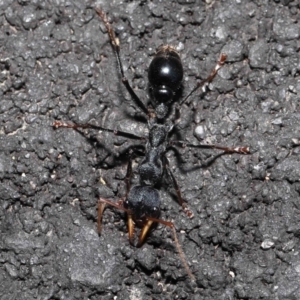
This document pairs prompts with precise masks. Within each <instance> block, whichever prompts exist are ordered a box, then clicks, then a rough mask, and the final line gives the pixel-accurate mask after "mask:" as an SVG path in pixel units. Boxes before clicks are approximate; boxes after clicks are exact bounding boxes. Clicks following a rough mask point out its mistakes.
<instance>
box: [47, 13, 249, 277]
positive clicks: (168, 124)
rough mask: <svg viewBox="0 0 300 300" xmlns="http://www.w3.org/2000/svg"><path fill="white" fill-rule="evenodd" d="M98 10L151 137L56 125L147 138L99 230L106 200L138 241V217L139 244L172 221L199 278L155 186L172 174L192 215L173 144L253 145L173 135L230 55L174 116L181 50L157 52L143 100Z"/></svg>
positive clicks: (135, 149) (178, 105) (231, 150)
mask: <svg viewBox="0 0 300 300" xmlns="http://www.w3.org/2000/svg"><path fill="white" fill-rule="evenodd" d="M96 12H97V14H98V15H99V16H100V17H101V19H102V21H103V23H104V25H105V27H106V29H107V32H108V35H109V38H110V42H111V45H112V47H113V50H114V53H115V55H116V58H117V63H118V68H119V71H120V74H121V77H122V83H123V84H124V86H125V87H126V89H127V91H128V92H129V94H130V95H131V97H132V99H133V100H134V102H135V103H136V105H137V106H138V107H139V109H140V110H141V112H142V113H144V114H145V115H146V116H147V117H148V127H149V135H148V137H147V138H145V137H140V136H137V135H135V134H132V133H127V132H123V131H118V130H115V129H108V128H104V127H101V126H97V125H93V124H74V123H73V124H70V123H67V122H63V121H55V122H54V123H53V126H54V127H55V128H59V127H63V128H73V129H79V128H80V129H86V128H90V129H95V130H101V131H107V132H111V133H114V134H115V135H118V136H124V137H127V138H130V139H138V140H146V146H143V145H140V146H138V147H137V146H132V147H129V148H130V151H129V152H130V157H129V162H128V166H127V172H126V176H125V183H126V196H125V197H124V199H121V200H120V201H119V202H118V203H115V202H112V201H110V200H108V199H104V198H101V197H100V198H99V200H98V232H99V233H101V220H102V215H103V211H104V209H105V206H106V205H110V206H112V207H115V208H117V209H119V210H122V211H124V212H126V213H127V218H128V232H129V241H130V243H131V244H134V225H135V223H136V224H137V225H138V226H140V227H141V232H140V235H139V239H138V244H137V246H138V247H140V246H142V244H143V243H144V241H145V238H146V235H147V233H148V232H149V230H150V228H151V226H152V224H153V223H160V224H163V225H165V226H167V227H170V228H171V229H172V232H173V236H174V240H175V244H176V247H177V251H178V252H179V255H180V258H181V260H182V263H183V265H184V267H185V269H186V271H187V273H188V275H189V276H190V278H191V279H192V280H195V277H194V275H193V274H192V272H191V270H190V268H189V266H188V264H187V261H186V259H185V256H184V253H183V251H182V248H181V246H180V244H179V242H178V238H177V234H176V230H175V226H174V224H173V223H172V222H169V221H165V220H162V219H159V215H160V204H161V198H160V194H159V192H158V190H157V188H156V186H157V184H158V183H159V182H161V180H162V177H163V175H166V176H168V177H169V178H170V179H171V182H172V183H173V186H174V188H175V190H176V194H177V197H178V202H179V204H180V205H181V206H182V208H183V210H184V211H185V213H186V214H187V215H188V216H189V217H191V216H192V213H191V212H190V211H189V210H188V209H187V207H186V204H185V202H184V200H183V198H182V196H181V192H180V188H179V185H178V183H177V181H176V179H175V177H174V175H173V173H172V171H171V169H170V167H169V162H168V159H167V157H166V153H167V152H168V150H170V148H171V146H181V147H194V148H210V149H219V150H222V151H223V153H228V154H231V153H239V154H248V153H250V152H249V148H248V147H222V146H217V145H199V144H198V145H193V144H186V143H185V142H183V141H169V134H170V133H171V131H172V130H173V129H174V127H176V125H177V124H178V123H179V121H180V108H181V106H182V105H183V103H184V102H185V101H186V100H187V99H188V98H189V97H190V96H191V95H192V94H193V93H194V92H195V91H196V90H198V89H199V88H200V87H201V88H202V90H203V91H205V90H206V87H207V85H208V84H209V83H210V82H211V81H212V80H213V79H214V77H215V76H216V74H217V72H218V70H219V69H220V68H221V67H222V66H223V64H224V62H225V60H226V55H225V54H221V57H220V59H219V61H218V62H217V65H216V66H215V68H214V69H213V71H212V72H211V73H210V75H209V76H208V77H207V78H206V79H205V80H203V81H201V82H199V83H197V85H196V86H195V87H194V89H192V91H191V92H190V93H189V94H188V95H187V96H186V97H185V98H184V99H183V100H182V101H180V102H179V103H176V104H175V105H176V106H175V116H173V117H171V118H169V114H170V109H171V107H172V105H173V100H174V97H175V95H176V93H177V91H178V90H179V88H180V87H181V84H182V80H183V67H182V62H181V59H180V56H179V54H178V53H177V51H176V50H175V48H173V47H172V46H168V45H166V46H161V47H160V48H159V49H158V51H157V53H156V54H155V56H154V58H153V60H152V62H151V63H150V66H149V70H148V79H149V85H150V92H151V102H150V107H149V108H148V107H146V106H145V104H144V103H143V101H142V100H141V99H140V98H139V97H138V96H137V95H136V93H135V92H134V90H133V89H132V87H131V85H130V84H129V82H128V79H127V78H126V77H125V74H124V69H123V65H122V61H121V58H120V44H119V40H118V39H117V38H116V37H115V33H114V31H113V29H112V26H111V24H110V23H109V21H108V19H107V16H106V14H105V12H104V11H103V10H102V9H101V8H96ZM141 148H144V150H143V155H144V159H143V160H142V162H141V163H140V165H139V167H138V173H139V176H140V184H139V185H135V186H133V187H131V177H132V159H133V156H134V154H135V152H140V149H141Z"/></svg>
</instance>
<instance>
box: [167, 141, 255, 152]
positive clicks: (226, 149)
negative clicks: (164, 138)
mask: <svg viewBox="0 0 300 300" xmlns="http://www.w3.org/2000/svg"><path fill="white" fill-rule="evenodd" d="M170 145H171V146H174V145H175V146H180V147H182V148H185V147H191V148H204V149H218V150H223V151H224V153H226V154H233V153H238V154H250V149H249V147H222V146H218V145H209V144H208V145H207V144H199V145H193V144H187V143H185V142H184V141H171V142H170Z"/></svg>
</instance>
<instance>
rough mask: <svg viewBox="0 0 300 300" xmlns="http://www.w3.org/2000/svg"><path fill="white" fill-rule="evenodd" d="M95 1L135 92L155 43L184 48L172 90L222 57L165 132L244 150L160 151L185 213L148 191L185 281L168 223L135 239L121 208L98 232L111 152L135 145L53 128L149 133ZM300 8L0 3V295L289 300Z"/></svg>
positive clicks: (294, 276) (295, 212) (120, 170)
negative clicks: (140, 242) (135, 243)
mask: <svg viewBox="0 0 300 300" xmlns="http://www.w3.org/2000/svg"><path fill="white" fill-rule="evenodd" d="M54 3H55V4H54ZM96 5H98V6H102V8H103V9H104V10H105V11H106V12H107V13H108V15H109V18H110V20H111V22H112V24H113V28H114V29H115V31H116V34H117V36H118V38H119V40H120V43H121V48H122V52H121V56H122V61H123V63H124V68H125V71H126V75H127V76H128V78H129V79H130V82H131V83H132V86H133V87H134V89H135V90H136V93H137V94H138V95H139V96H140V97H141V98H142V99H143V101H145V102H146V101H147V99H148V91H147V86H148V78H147V68H148V65H149V63H150V61H151V59H152V57H153V55H154V54H155V51H156V49H157V47H158V46H160V45H161V44H171V45H174V46H176V47H177V49H178V51H179V52H180V54H181V56H182V61H183V66H184V70H185V75H184V89H183V91H182V96H183V97H184V95H186V94H188V93H189V91H190V90H191V89H192V88H193V86H194V85H195V83H196V82H197V80H200V79H203V78H205V77H206V76H207V75H208V74H209V73H210V71H211V70H212V68H213V67H214V65H215V63H216V61H217V59H218V57H219V55H220V53H221V52H225V53H227V54H228V60H227V63H226V64H225V66H224V67H223V68H222V69H221V70H220V72H219V75H218V76H217V77H216V78H215V80H214V81H213V82H212V83H211V84H210V86H209V90H208V91H207V92H206V93H205V94H203V93H202V94H201V93H200V92H199V93H195V94H194V95H193V97H192V98H191V99H190V101H189V103H186V104H184V105H183V106H182V109H181V123H180V124H179V126H178V130H177V131H176V134H174V135H173V136H172V138H174V139H176V138H181V139H184V140H185V141H187V142H190V143H194V144H195V143H197V141H198V142H201V143H217V144H220V145H236V146H243V145H245V146H250V148H251V155H247V156H242V155H237V154H235V155H223V156H220V155H218V154H219V152H218V151H212V150H203V149H195V148H193V149H189V148H184V149H178V153H176V152H174V151H171V152H169V153H168V158H169V160H170V165H171V167H172V170H173V172H174V175H175V176H176V178H177V180H178V183H179V185H180V187H181V191H182V194H183V197H184V199H186V200H187V202H188V206H189V208H190V209H191V210H192V211H193V213H194V218H193V219H188V218H187V217H186V215H185V214H184V213H183V212H182V211H181V209H180V206H179V205H178V204H177V202H176V193H175V191H174V189H172V188H171V184H170V183H169V182H163V184H162V187H161V189H160V193H161V197H162V200H163V203H162V207H161V209H162V214H161V218H163V219H166V220H172V221H173V222H174V224H175V225H176V228H177V232H178V235H179V240H180V243H181V244H182V246H183V250H184V252H185V255H186V257H187V260H188V263H189V264H190V266H191V268H192V271H193V273H194V275H195V277H196V282H195V283H194V284H193V283H191V281H190V280H189V278H188V277H187V275H186V272H185V270H184V269H183V268H182V266H181V262H180V259H179V256H178V254H177V253H176V248H175V247H174V243H173V240H172V235H171V232H170V231H169V230H168V229H167V228H165V227H163V226H157V228H155V230H153V231H152V232H151V235H150V236H149V237H148V239H147V241H146V243H145V245H144V246H143V247H142V248H141V249H137V248H134V247H132V246H130V244H129V241H128V238H127V229H126V218H125V216H124V214H123V213H122V212H119V211H114V210H111V209H107V210H106V211H105V214H104V218H103V234H102V236H101V237H99V236H98V235H97V232H96V218H97V210H96V206H97V205H96V204H97V197H98V195H99V194H101V196H103V197H106V198H109V199H112V200H113V201H118V200H119V199H120V198H121V197H123V196H124V195H125V185H124V181H123V178H124V175H125V174H126V167H127V161H128V157H127V155H126V153H124V150H125V149H126V148H127V147H128V145H129V144H132V143H139V141H130V140H126V139H125V138H123V137H116V136H114V135H112V134H110V133H107V132H95V131H84V132H83V133H79V132H77V131H74V130H68V129H58V130H54V129H53V128H52V123H53V121H54V120H65V121H73V122H77V123H86V122H91V121H93V122H96V123H97V124H99V125H102V126H104V127H107V128H118V129H120V130H123V131H127V132H132V133H135V134H136V135H140V136H147V124H145V123H144V122H143V118H142V117H141V114H140V112H139V111H138V110H137V109H136V107H135V105H134V103H133V101H132V99H131V98H130V96H129V95H128V93H127V92H126V90H125V89H124V87H123V86H122V84H121V82H120V77H119V74H118V70H117V65H116V59H115V57H114V55H113V52H112V49H111V46H110V43H109V39H108V36H107V33H106V32H105V27H104V26H103V24H102V22H101V20H100V19H99V17H98V16H97V15H96V14H95V11H94V9H93V7H94V6H96ZM299 9H300V6H299V2H298V1H286V0H282V1H279V0H276V1H275V0H274V1H271V0H270V1H263V0H257V1H238V0H235V1H234V0H226V1H225V0H224V1H206V2H205V1H200V0H198V1H186V0H185V1H182V0H181V1H157V0H155V1H124V2H123V1H113V2H112V3H111V4H108V1H97V2H96V4H95V3H94V1H80V0H74V1H64V0H61V1H55V2H53V1H39V0H37V1H16V0H5V1H0V27H1V30H0V53H1V55H0V95H1V100H0V200H1V205H0V233H1V235H0V282H1V284H0V298H1V299H30V300H31V299H91V300H92V299H104V300H106V299H131V300H132V299H207V300H208V299H222V300H225V299H226V300H228V299H230V300H232V299H255V300H256V299H275V300H281V299H282V300H283V299H284V300H287V299H291V300H294V299H300V257H299V244H300V241H299V237H300V225H299V224H300V214H299V209H300V196H299V192H300V183H299V181H300V174H299V170H300V167H299V166H300V156H299V152H300V109H299V100H300V98H299V95H300V77H299V71H300V61H299V35H300V26H299V23H300V20H299V16H300V12H299ZM197 138H198V140H197ZM139 161H140V158H136V160H135V163H134V170H135V171H134V178H133V182H136V181H137V180H138V176H137V175H138V174H137V172H136V165H137V163H138V162H139Z"/></svg>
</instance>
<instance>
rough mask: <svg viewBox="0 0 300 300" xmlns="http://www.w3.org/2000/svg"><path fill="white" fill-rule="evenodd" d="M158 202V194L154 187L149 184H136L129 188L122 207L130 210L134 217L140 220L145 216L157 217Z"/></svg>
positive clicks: (159, 201)
mask: <svg viewBox="0 0 300 300" xmlns="http://www.w3.org/2000/svg"><path fill="white" fill-rule="evenodd" d="M160 204H161V200H160V195H159V192H158V191H157V190H156V189H154V188H153V187H151V186H142V185H136V186H134V187H133V188H132V189H131V190H130V192H129V194H128V197H127V199H126V200H125V202H124V207H125V208H126V209H128V210H130V211H131V212H132V214H133V216H134V218H135V219H137V220H140V219H143V218H144V217H145V216H148V217H152V218H158V217H159V213H160V209H159V207H160Z"/></svg>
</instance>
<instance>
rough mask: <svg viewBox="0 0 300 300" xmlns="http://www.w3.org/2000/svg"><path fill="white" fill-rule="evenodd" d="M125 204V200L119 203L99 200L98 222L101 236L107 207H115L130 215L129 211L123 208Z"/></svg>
mask: <svg viewBox="0 0 300 300" xmlns="http://www.w3.org/2000/svg"><path fill="white" fill-rule="evenodd" d="M123 202H124V200H123V199H121V200H120V201H119V202H118V203H114V202H112V201H110V200H107V199H104V198H101V197H100V198H99V200H98V220H97V224H98V233H99V234H101V229H102V225H101V221H102V215H103V211H104V209H105V206H106V205H110V206H112V207H115V208H117V209H119V210H122V211H124V212H126V213H129V211H128V209H126V208H124V207H123Z"/></svg>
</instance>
